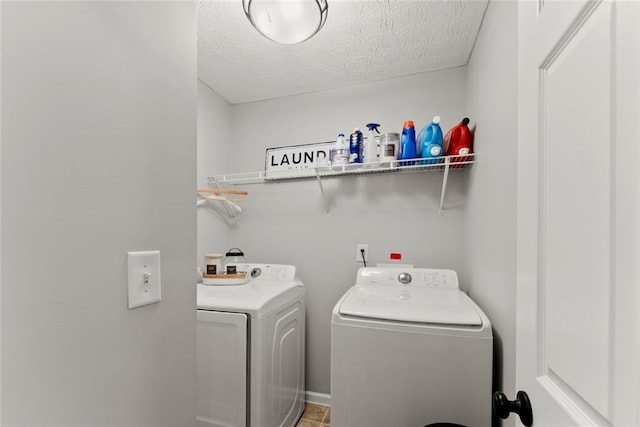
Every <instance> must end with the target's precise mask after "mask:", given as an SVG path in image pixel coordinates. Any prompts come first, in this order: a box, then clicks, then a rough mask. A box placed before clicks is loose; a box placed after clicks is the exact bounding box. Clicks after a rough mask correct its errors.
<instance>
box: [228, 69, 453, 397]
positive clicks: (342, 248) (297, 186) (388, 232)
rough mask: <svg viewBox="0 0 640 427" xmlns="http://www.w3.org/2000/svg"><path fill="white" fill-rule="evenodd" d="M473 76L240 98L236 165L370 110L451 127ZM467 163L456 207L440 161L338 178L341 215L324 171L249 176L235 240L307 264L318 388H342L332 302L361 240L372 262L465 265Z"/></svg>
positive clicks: (331, 131)
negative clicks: (432, 168)
mask: <svg viewBox="0 0 640 427" xmlns="http://www.w3.org/2000/svg"><path fill="white" fill-rule="evenodd" d="M465 82H466V74H465V69H464V68H456V69H452V70H447V71H442V72H436V73H428V74H422V75H415V76H411V77H406V78H401V79H396V80H392V81H386V82H379V83H375V84H367V85H362V86H356V87H350V88H346V89H341V90H333V91H323V92H318V93H313V94H308V95H301V96H295V97H287V98H281V99H275V100H270V101H263V102H256V103H248V104H239V105H234V106H232V107H231V110H232V127H231V132H232V138H231V139H230V141H231V142H230V143H231V144H232V147H233V148H232V150H231V152H230V153H229V155H230V157H229V159H230V162H231V163H232V170H233V171H235V172H249V171H259V170H264V161H265V149H266V148H268V147H278V146H285V145H294V144H306V143H314V142H321V141H329V140H334V139H335V137H336V135H337V134H338V132H344V133H349V132H350V131H351V129H352V128H353V127H354V126H359V127H360V128H364V127H365V124H366V123H368V122H370V121H376V122H378V123H380V124H381V125H382V126H381V131H383V132H385V131H386V132H391V131H392V132H400V131H401V129H402V124H403V122H404V121H405V120H408V119H412V120H414V121H415V122H416V127H417V129H420V128H421V127H422V126H424V125H426V124H427V123H428V122H429V121H430V120H431V118H432V117H433V116H434V115H435V114H439V115H441V116H442V118H443V128H448V127H451V126H453V125H454V124H455V123H457V122H458V121H459V120H460V119H461V118H462V117H463V116H464V114H465V111H464V106H465ZM445 130H446V129H445ZM217 144H222V142H219V143H217ZM217 144H216V147H219V145H217ZM465 174H466V171H463V170H458V171H455V172H454V173H452V176H451V179H450V180H449V190H450V191H449V192H448V194H447V204H446V206H447V207H448V210H447V211H446V212H445V215H444V216H439V215H438V206H439V201H440V188H441V184H442V175H441V174H440V173H438V172H428V173H418V174H408V175H378V176H370V177H346V178H342V179H331V180H326V181H325V182H324V185H325V191H326V193H327V195H328V198H329V200H330V205H331V209H330V214H329V215H326V214H325V209H324V202H323V199H322V196H321V193H320V189H319V186H318V183H317V182H316V181H314V180H308V181H297V182H284V183H265V184H257V185H247V186H244V187H242V186H241V188H245V189H247V190H248V191H249V196H248V198H247V201H246V202H245V203H244V204H243V207H244V212H243V213H242V215H241V217H240V219H239V221H238V222H237V224H236V226H235V227H234V228H232V229H230V240H229V245H231V246H237V247H240V248H242V249H243V250H244V251H245V254H246V258H247V259H248V260H249V261H254V262H271V263H291V264H294V265H296V266H297V267H298V269H299V273H300V276H301V278H302V280H303V281H304V282H305V284H306V286H307V319H308V320H307V390H310V391H313V392H319V393H329V392H330V390H329V386H330V385H329V378H330V377H329V368H330V360H329V359H330V330H331V324H330V322H331V310H332V308H333V306H334V304H335V303H336V301H337V300H338V298H339V297H340V296H341V295H342V294H343V293H344V292H345V291H346V290H347V289H348V288H349V287H350V286H351V285H353V283H354V279H355V274H356V271H357V268H358V267H360V266H362V264H358V263H356V261H355V252H356V244H358V243H366V244H368V245H369V251H370V262H371V263H372V264H375V263H376V262H387V261H388V257H389V253H390V252H402V253H403V255H404V257H405V258H404V260H405V262H408V263H413V264H415V265H416V266H422V267H427V266H435V267H443V268H452V269H455V270H458V271H461V270H462V268H463V265H464V262H463V256H462V254H463V247H462V243H463V233H462V226H463V223H464V218H463V211H462V208H461V207H462V206H463V205H464V203H465V195H464V193H465V188H464V182H465V180H464V176H465ZM220 249H221V250H224V249H227V248H220Z"/></svg>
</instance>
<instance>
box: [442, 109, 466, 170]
mask: <svg viewBox="0 0 640 427" xmlns="http://www.w3.org/2000/svg"><path fill="white" fill-rule="evenodd" d="M468 124H469V119H468V118H467V117H465V118H464V119H462V121H461V122H460V123H458V124H457V125H455V126H454V127H452V128H451V129H449V132H447V134H446V135H445V137H444V140H443V144H442V145H443V149H444V153H445V156H460V157H454V158H452V159H451V163H460V162H467V161H469V160H471V159H472V156H466V155H465V154H471V153H473V147H472V143H473V141H472V140H473V135H472V134H471V131H470V130H469V127H468V126H467V125H468Z"/></svg>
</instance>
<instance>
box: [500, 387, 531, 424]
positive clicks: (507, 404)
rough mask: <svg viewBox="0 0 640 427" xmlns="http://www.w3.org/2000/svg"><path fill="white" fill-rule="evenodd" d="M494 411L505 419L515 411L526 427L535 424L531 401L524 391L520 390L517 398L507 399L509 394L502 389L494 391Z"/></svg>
mask: <svg viewBox="0 0 640 427" xmlns="http://www.w3.org/2000/svg"><path fill="white" fill-rule="evenodd" d="M493 412H494V413H495V414H496V415H497V416H499V417H500V418H502V419H503V420H505V419H507V418H508V417H509V414H510V413H511V412H515V413H516V414H518V415H519V416H520V421H522V424H524V425H525V426H526V427H531V426H532V425H533V411H532V409H531V401H530V400H529V396H528V395H527V393H526V392H524V391H519V392H518V393H517V394H516V400H509V399H507V396H506V395H505V394H504V393H503V392H501V391H496V392H495V393H493Z"/></svg>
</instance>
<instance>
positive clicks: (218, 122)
mask: <svg viewBox="0 0 640 427" xmlns="http://www.w3.org/2000/svg"><path fill="white" fill-rule="evenodd" d="M231 137H232V134H231V106H230V105H229V103H228V102H227V101H225V100H224V99H223V98H222V97H221V96H220V95H218V94H217V93H215V92H214V91H212V90H211V89H209V87H208V86H206V85H205V84H204V83H202V82H201V81H198V167H197V172H198V186H199V187H205V188H206V187H207V183H208V182H207V177H209V176H211V175H215V174H221V173H227V172H229V171H230V162H229V158H230V157H231V154H230V153H231V152H232V148H233V144H232V139H231ZM226 218H228V216H226V215H225V211H224V206H222V204H221V203H220V202H207V203H206V204H205V205H203V206H201V207H200V208H199V209H198V265H200V266H201V267H203V266H204V254H208V253H222V254H224V253H225V251H226V250H227V249H229V248H228V246H229V241H228V234H229V230H230V228H232V227H233V226H234V225H235V221H231V222H227V220H226ZM194 274H195V272H194ZM195 279H196V276H194V280H195Z"/></svg>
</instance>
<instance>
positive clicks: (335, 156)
mask: <svg viewBox="0 0 640 427" xmlns="http://www.w3.org/2000/svg"><path fill="white" fill-rule="evenodd" d="M330 157H331V164H332V165H348V164H349V144H348V143H347V140H346V139H345V138H344V134H343V133H341V134H338V139H337V140H336V143H335V145H334V146H333V148H332V149H331V155H330Z"/></svg>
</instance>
